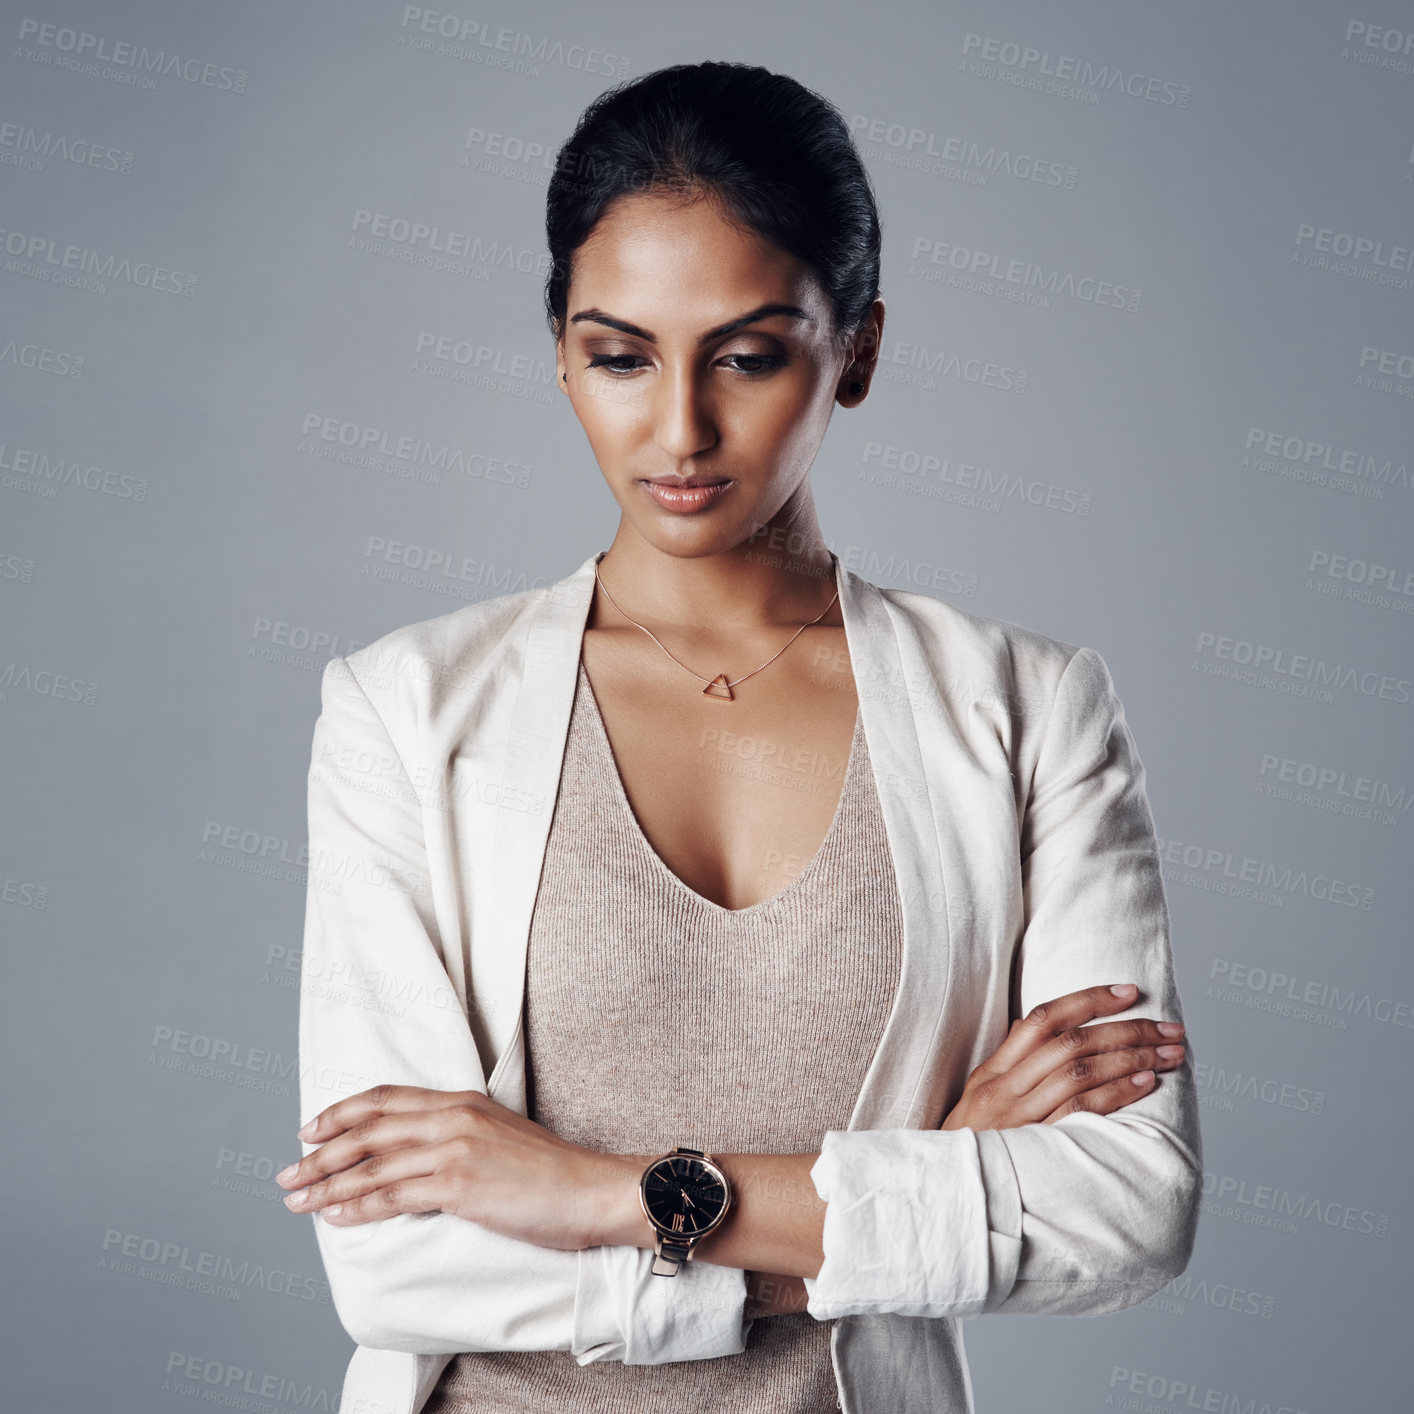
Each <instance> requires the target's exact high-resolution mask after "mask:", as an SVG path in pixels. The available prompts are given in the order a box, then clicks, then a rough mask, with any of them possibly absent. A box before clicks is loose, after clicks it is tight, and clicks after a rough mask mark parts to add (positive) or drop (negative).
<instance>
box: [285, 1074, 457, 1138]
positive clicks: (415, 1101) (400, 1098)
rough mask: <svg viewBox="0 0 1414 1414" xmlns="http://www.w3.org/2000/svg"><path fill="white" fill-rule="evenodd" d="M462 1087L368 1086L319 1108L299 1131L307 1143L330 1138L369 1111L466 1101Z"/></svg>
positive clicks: (385, 1110)
mask: <svg viewBox="0 0 1414 1414" xmlns="http://www.w3.org/2000/svg"><path fill="white" fill-rule="evenodd" d="M468 1093H472V1094H475V1093H477V1092H475V1091H471V1092H468V1091H465V1090H427V1089H424V1088H423V1087H422V1086H421V1085H375V1086H373V1088H372V1089H369V1090H360V1091H359V1093H358V1094H357V1095H350V1096H348V1098H347V1099H343V1100H336V1101H335V1102H334V1103H333V1104H332V1105H330V1106H329V1107H328V1108H327V1109H323V1110H320V1112H319V1113H318V1114H317V1115H315V1116H314V1118H313V1119H311V1120H310V1121H309V1122H308V1123H306V1124H304V1125H302V1126H301V1127H300V1129H299V1131H298V1133H299V1137H300V1138H301V1139H303V1140H304V1142H305V1143H306V1144H318V1143H320V1142H321V1141H323V1140H325V1139H332V1138H333V1137H334V1136H335V1135H336V1134H339V1133H342V1132H343V1131H344V1130H345V1129H351V1128H352V1127H353V1126H354V1125H356V1124H361V1123H362V1122H363V1121H364V1120H366V1119H368V1118H369V1117H370V1116H371V1115H375V1114H391V1113H394V1112H396V1111H398V1110H432V1109H438V1108H440V1107H441V1106H443V1105H458V1104H464V1103H465V1102H466V1097H467V1094H468Z"/></svg>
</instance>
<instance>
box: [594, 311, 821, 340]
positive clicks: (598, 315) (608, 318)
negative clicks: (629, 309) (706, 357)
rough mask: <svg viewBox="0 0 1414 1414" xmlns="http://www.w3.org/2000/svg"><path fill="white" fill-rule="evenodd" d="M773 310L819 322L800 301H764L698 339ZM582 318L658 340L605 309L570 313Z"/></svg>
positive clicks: (712, 336)
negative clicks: (771, 302)
mask: <svg viewBox="0 0 1414 1414" xmlns="http://www.w3.org/2000/svg"><path fill="white" fill-rule="evenodd" d="M773 314H784V315H786V316H787V317H788V318H791V319H803V320H804V321H805V322H806V323H807V324H813V323H814V322H815V320H814V318H813V317H812V316H811V315H809V314H807V313H806V312H805V311H804V310H803V309H801V307H800V306H799V305H796V304H760V305H757V306H756V308H755V309H752V310H748V311H747V313H745V314H739V315H737V317H736V318H735V319H729V320H727V322H726V323H725V324H718V325H717V327H716V328H715V329H709V330H708V331H707V332H706V333H705V334H703V335H702V336H701V337H700V338H699V339H698V340H697V343H698V347H701V346H702V345H703V344H709V343H711V342H712V340H713V339H720V338H721V337H722V335H724V334H730V333H732V332H733V331H734V330H736V329H740V328H741V327H742V326H743V325H746V324H754V323H755V322H756V321H757V320H758V319H767V318H769V317H770V316H771V315H773ZM581 321H589V322H590V323H593V324H607V325H608V326H609V328H610V329H617V330H618V331H619V332H620V333H621V334H632V335H633V336H634V338H637V339H644V340H646V341H647V342H648V343H650V344H656V343H657V342H658V337H657V335H656V334H652V333H650V332H649V331H648V330H647V329H643V328H641V327H640V326H639V325H637V324H630V323H629V321H628V320H627V319H616V318H615V317H614V316H613V315H612V314H606V313H605V312H604V311H603V310H602V309H582V310H580V311H579V313H578V314H572V315H570V323H571V324H578V323H580V322H581Z"/></svg>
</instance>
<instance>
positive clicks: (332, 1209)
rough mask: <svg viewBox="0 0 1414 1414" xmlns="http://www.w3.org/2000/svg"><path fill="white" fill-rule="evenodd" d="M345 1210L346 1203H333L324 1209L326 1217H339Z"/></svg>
mask: <svg viewBox="0 0 1414 1414" xmlns="http://www.w3.org/2000/svg"><path fill="white" fill-rule="evenodd" d="M343 1211H344V1205H343V1204H342V1203H331V1204H330V1205H329V1207H327V1208H325V1209H324V1216H325V1217H326V1218H337V1217H338V1216H339V1214H340V1213H342V1212H343Z"/></svg>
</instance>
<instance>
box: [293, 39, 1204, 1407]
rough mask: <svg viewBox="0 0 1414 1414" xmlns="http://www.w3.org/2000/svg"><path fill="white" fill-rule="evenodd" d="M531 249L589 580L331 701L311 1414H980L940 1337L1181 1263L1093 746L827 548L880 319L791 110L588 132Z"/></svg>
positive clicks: (862, 244) (500, 607)
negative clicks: (576, 467)
mask: <svg viewBox="0 0 1414 1414" xmlns="http://www.w3.org/2000/svg"><path fill="white" fill-rule="evenodd" d="M547 230H548V237H549V246H550V251H551V255H552V257H553V265H552V270H551V274H550V277H549V280H548V284H547V290H546V303H547V310H548V315H549V320H550V325H551V328H552V331H553V333H554V337H555V341H556V349H557V373H558V374H559V378H560V386H561V388H562V390H563V392H564V393H565V395H566V396H567V397H568V399H569V401H570V405H571V407H572V408H573V410H574V413H575V415H576V416H577V417H578V418H579V420H580V423H581V425H582V426H583V428H584V430H585V433H586V435H587V436H588V439H589V443H590V447H591V449H592V451H593V454H594V457H595V459H596V460H597V462H598V464H599V467H600V469H601V470H602V472H603V474H604V477H605V480H606V481H607V482H608V486H609V490H610V492H611V493H612V495H613V497H614V499H615V500H616V502H617V503H618V506H619V510H620V513H621V514H620V520H619V525H618V530H617V532H616V534H615V536H614V538H613V541H612V543H611V544H610V546H609V547H608V549H607V551H604V552H600V553H596V554H592V555H590V556H589V558H587V559H586V560H585V561H584V563H583V564H582V565H581V566H580V568H579V569H578V570H577V571H575V572H574V573H572V574H571V575H569V576H568V577H566V578H564V579H562V580H560V581H558V582H556V583H554V584H551V585H548V586H543V587H540V588H537V589H534V590H527V591H525V592H523V593H518V594H508V595H503V596H500V597H498V598H495V599H492V600H490V601H487V602H484V603H480V604H475V605H470V606H467V607H465V608H462V609H458V610H457V611H455V612H453V613H450V614H445V615H442V616H440V617H438V618H434V619H429V620H425V621H422V622H420V623H417V624H412V625H409V626H407V627H405V628H402V629H399V630H397V631H395V632H393V633H391V634H389V635H387V636H386V637H385V638H383V639H380V640H379V642H377V643H375V644H373V645H371V646H370V647H368V648H365V649H363V650H361V651H359V652H357V653H354V654H351V655H350V656H349V657H348V658H347V659H335V660H333V661H332V662H331V663H330V664H329V665H328V668H327V669H326V673H325V677H324V684H323V710H322V712H321V715H320V717H319V721H318V722H317V724H316V727H315V734H314V749H313V761H312V766H311V772H310V780H309V790H310V796H309V836H310V854H311V866H310V886H309V895H308V913H307V920H306V929H305V946H304V957H303V971H304V975H303V982H302V993H301V1012H300V1052H301V1055H300V1060H301V1085H302V1093H301V1112H302V1115H303V1117H304V1119H305V1124H304V1127H303V1128H302V1129H301V1130H300V1131H299V1133H300V1137H301V1138H302V1139H303V1140H304V1141H305V1155H304V1157H303V1158H302V1159H301V1160H300V1161H299V1162H298V1163H297V1164H294V1165H291V1167H290V1169H288V1170H286V1172H285V1173H284V1174H282V1175H281V1178H280V1181H281V1183H282V1184H283V1185H284V1186H285V1187H287V1188H289V1189H291V1190H292V1192H291V1194H290V1196H289V1197H287V1200H286V1201H287V1202H288V1203H289V1205H290V1207H291V1208H292V1209H293V1210H294V1211H297V1212H303V1213H312V1214H314V1215H316V1217H317V1221H316V1223H315V1232H316V1234H317V1237H318V1242H319V1246H320V1249H321V1253H322V1256H323V1259H324V1262H325V1265H326V1270H327V1272H328V1275H329V1281H330V1285H331V1289H332V1293H333V1298H334V1302H335V1306H336V1309H337V1311H338V1314H339V1316H340V1318H341V1320H342V1321H343V1323H344V1325H345V1327H346V1328H347V1329H348V1331H349V1332H350V1334H351V1335H352V1336H353V1337H354V1339H355V1340H356V1341H357V1342H358V1346H359V1348H358V1350H357V1351H356V1353H355V1356H354V1360H353V1363H352V1365H351V1366H350V1372H349V1376H348V1380H347V1383H346V1385H345V1390H344V1397H345V1400H346V1401H347V1406H346V1407H350V1408H374V1407H382V1408H386V1409H389V1410H392V1411H396V1414H414V1411H423V1414H447V1412H448V1411H467V1414H470V1411H472V1410H475V1411H477V1414H488V1411H499V1410H522V1409H525V1410H531V1409H534V1410H553V1409H563V1410H577V1411H578V1410H605V1411H608V1410H613V1411H620V1410H622V1411H630V1410H631V1411H636V1412H637V1411H651V1410H674V1411H679V1410H685V1409H704V1410H705V1409H712V1410H718V1409H731V1410H734V1411H744V1410H762V1411H766V1410H769V1411H772V1414H783V1412H784V1411H799V1414H805V1411H817V1410H831V1409H835V1408H839V1407H843V1408H844V1409H846V1410H849V1411H851V1412H852V1414H854V1412H855V1411H875V1410H879V1411H888V1414H900V1411H910V1410H924V1409H927V1410H930V1411H931V1410H967V1409H970V1407H971V1402H970V1393H969V1384H968V1377H967V1371H966V1363H965V1359H964V1356H963V1351H962V1342H961V1334H960V1330H959V1325H958V1322H959V1320H960V1318H962V1317H965V1316H971V1315H977V1314H980V1313H983V1312H1019V1313H1035V1312H1047V1313H1072V1314H1095V1313H1100V1312H1105V1311H1112V1310H1117V1309H1119V1308H1121V1307H1124V1306H1128V1305H1131V1304H1133V1303H1134V1302H1137V1301H1139V1300H1141V1299H1142V1298H1143V1297H1144V1296H1146V1295H1148V1294H1150V1293H1151V1292H1153V1291H1155V1290H1157V1289H1158V1288H1159V1287H1161V1286H1162V1285H1163V1284H1164V1283H1165V1282H1166V1281H1168V1280H1169V1279H1171V1278H1172V1277H1173V1276H1174V1275H1176V1274H1177V1273H1178V1272H1181V1271H1182V1270H1183V1268H1184V1266H1185V1265H1186V1263H1187V1260H1188V1256H1189V1253H1190V1251H1191V1247H1192V1242H1193V1235H1194V1227H1195V1223H1196V1212H1197V1198H1198V1193H1199V1183H1200V1178H1201V1162H1200V1158H1201V1156H1200V1151H1199V1133H1198V1124H1197V1108H1196V1100H1195V1095H1194V1087H1193V1079H1192V1069H1191V1058H1190V1056H1189V1054H1188V1052H1187V1051H1186V1049H1185V1047H1184V1046H1183V1045H1182V1044H1181V1042H1180V1040H1179V1038H1180V1037H1181V1036H1182V1034H1183V1026H1182V1022H1181V1013H1180V1004H1179V997H1178V994H1177V991H1176V988H1175V984H1174V975H1173V966H1172V959H1171V955H1170V949H1169V939H1168V916H1167V912H1166V909H1165V901H1164V892H1163V887H1162V884H1161V881H1160V872H1159V861H1158V855H1157V850H1156V846H1155V839H1154V830H1153V823H1152V818H1151V815H1150V811H1149V806H1148V803H1147V799H1146V795H1145V788H1144V772H1143V767H1142V764H1141V763H1140V760H1139V757H1138V755H1137V754H1136V750H1135V746H1134V743H1133V739H1132V737H1131V735H1130V733H1129V730H1128V727H1127V725H1126V722H1125V718H1124V713H1123V708H1122V706H1121V704H1120V702H1119V700H1118V698H1117V697H1116V696H1115V693H1114V688H1113V684H1112V682H1111V679H1110V676H1109V673H1108V671H1107V669H1106V666H1105V664H1104V661H1103V659H1102V658H1101V657H1100V655H1099V654H1098V653H1096V652H1095V651H1094V650H1092V649H1089V648H1079V647H1076V646H1075V645H1073V644H1069V643H1064V642H1062V641H1060V640H1057V639H1053V638H1049V637H1046V636H1045V635H1042V634H1040V633H1038V632H1036V631H1034V630H1030V629H1026V628H1023V627H1021V626H1019V625H1016V624H1011V623H1008V622H1005V621H1002V620H997V619H988V618H983V617H980V616H976V615H971V614H968V613H965V612H963V611H962V610H960V609H958V608H956V607H955V606H952V605H949V604H946V603H944V602H943V601H941V600H937V599H934V598H931V597H927V596H924V595H920V594H914V593H911V592H907V591H901V590H895V589H886V588H881V587H879V586H877V585H873V584H870V583H869V582H868V581H866V580H864V579H862V578H861V577H860V576H859V575H857V574H855V573H854V572H853V571H852V570H850V569H848V568H847V567H846V566H845V565H844V564H843V563H842V561H841V560H840V559H839V558H838V557H837V556H835V555H834V554H833V553H832V552H831V551H830V550H829V549H828V548H827V546H826V543H825V541H824V539H823V537H822V535H821V532H820V528H819V526H818V524H817V521H816V516H815V509H814V504H813V501H812V496H811V489H810V479H809V473H810V469H811V465H812V462H813V461H814V458H815V455H816V452H817V450H818V448H819V446H820V444H821V441H822V439H823V437H824V434H825V430H826V427H827V425H828V423H829V420H830V417H831V415H832V413H833V411H834V409H835V407H836V406H840V407H843V408H846V409H848V408H854V407H857V406H858V405H859V404H860V403H861V402H862V401H863V400H864V398H865V397H866V396H867V394H868V390H869V385H870V381H871V378H872V375H873V371H874V367H875V362H876V359H877V357H878V354H879V350H880V340H881V336H882V330H883V323H884V304H883V300H882V299H881V298H880V297H879V252H880V228H879V221H878V217H877V214H876V210H875V205H874V200H873V194H872V191H871V188H870V184H869V181H868V178H867V175H866V173H865V171H864V168H863V166H862V164H861V162H860V159H859V156H858V154H857V152H856V150H855V148H854V147H853V144H852V142H851V140H850V137H849V133H848V131H847V128H846V126H845V124H844V122H843V121H842V119H841V117H840V115H839V113H838V112H837V110H835V109H834V108H833V107H832V106H831V105H830V104H828V103H827V102H826V101H825V100H824V99H822V98H821V97H819V96H818V95H816V94H814V93H812V92H810V91H809V90H807V89H805V88H803V87H802V86H801V85H799V84H798V83H796V82H795V81H794V80H792V79H789V78H786V77H783V76H780V75H775V74H771V73H769V72H767V71H765V70H763V69H760V68H753V67H748V66H744V65H736V64H719V63H706V64H698V65H684V66H678V67H675V68H670V69H665V70H662V71H659V72H657V73H653V74H649V75H647V76H646V77H644V78H641V79H638V80H635V81H633V82H630V83H628V84H625V85H622V86H620V87H618V88H616V89H614V90H611V91H610V92H609V93H607V94H605V95H603V96H601V97H600V98H599V99H598V100H597V101H596V102H595V103H593V104H592V105H591V106H590V108H589V109H588V110H587V111H586V113H585V114H584V116H583V117H582V118H581V121H580V123H579V126H578V128H577V129H576V131H575V133H574V135H573V136H572V137H571V138H570V140H569V142H568V143H567V144H566V145H565V147H564V148H563V149H562V151H561V153H560V161H559V165H558V167H557V170H556V173H555V176H554V178H553V180H552V182H551V185H550V189H549V196H548V219H547ZM1112 984H1113V985H1112ZM680 1151H685V1152H680ZM919 1317H922V1318H926V1319H921V1320H920V1319H917V1318H919ZM909 1318H913V1319H909Z"/></svg>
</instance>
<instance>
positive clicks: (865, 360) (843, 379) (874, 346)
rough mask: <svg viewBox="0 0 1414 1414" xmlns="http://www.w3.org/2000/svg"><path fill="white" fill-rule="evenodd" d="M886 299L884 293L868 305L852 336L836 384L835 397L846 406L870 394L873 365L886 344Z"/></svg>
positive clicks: (852, 404)
mask: <svg viewBox="0 0 1414 1414" xmlns="http://www.w3.org/2000/svg"><path fill="white" fill-rule="evenodd" d="M883 335H884V300H883V296H882V295H881V296H880V297H879V298H878V299H876V300H875V301H874V303H873V304H872V305H870V307H869V313H868V314H866V315H865V316H864V318H863V320H861V321H860V325H859V328H858V329H856V330H855V332H854V334H853V336H852V337H851V338H850V340H849V347H848V350H847V353H848V361H847V362H846V364H845V367H844V372H843V373H841V374H840V381H839V384H838V386H837V387H836V388H835V398H836V400H837V401H838V402H839V403H840V404H841V406H843V407H857V406H858V405H859V404H860V403H862V402H863V401H864V399H865V398H866V397H867V396H868V395H869V385H870V383H871V382H872V381H873V379H874V369H875V366H876V365H877V364H878V362H879V350H880V348H881V347H882V345H883Z"/></svg>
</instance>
